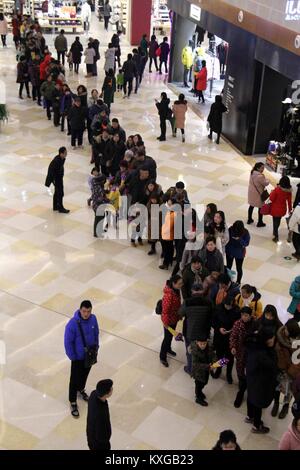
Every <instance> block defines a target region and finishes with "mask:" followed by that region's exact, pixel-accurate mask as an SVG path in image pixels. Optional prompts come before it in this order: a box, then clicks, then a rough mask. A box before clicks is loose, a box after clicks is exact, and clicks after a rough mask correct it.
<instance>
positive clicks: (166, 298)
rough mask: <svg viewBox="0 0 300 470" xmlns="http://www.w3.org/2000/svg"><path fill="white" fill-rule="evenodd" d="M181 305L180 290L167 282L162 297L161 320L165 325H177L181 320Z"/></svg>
mask: <svg viewBox="0 0 300 470" xmlns="http://www.w3.org/2000/svg"><path fill="white" fill-rule="evenodd" d="M180 305H181V298H180V291H179V290H176V289H173V288H172V287H170V285H169V284H168V283H167V284H166V285H165V288H164V295H163V298H162V314H161V320H162V322H163V324H164V325H165V326H175V325H176V324H177V322H178V320H179V316H178V311H179V309H180Z"/></svg>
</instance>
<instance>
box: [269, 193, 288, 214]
mask: <svg viewBox="0 0 300 470" xmlns="http://www.w3.org/2000/svg"><path fill="white" fill-rule="evenodd" d="M270 200H271V202H272V204H271V215H272V217H283V216H285V214H286V212H287V209H288V212H291V210H292V191H291V189H284V188H282V187H281V186H279V185H278V186H277V188H275V189H273V191H272V192H271V194H270Z"/></svg>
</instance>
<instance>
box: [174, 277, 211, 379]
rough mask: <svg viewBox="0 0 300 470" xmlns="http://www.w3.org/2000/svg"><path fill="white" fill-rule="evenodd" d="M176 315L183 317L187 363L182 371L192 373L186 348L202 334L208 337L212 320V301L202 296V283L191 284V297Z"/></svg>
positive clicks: (190, 357)
mask: <svg viewBox="0 0 300 470" xmlns="http://www.w3.org/2000/svg"><path fill="white" fill-rule="evenodd" d="M178 316H179V317H180V318H184V321H183V328H182V334H183V336H184V340H185V347H186V358H187V365H186V366H184V372H186V373H187V374H191V373H192V355H191V353H190V352H189V350H188V348H189V345H190V344H191V342H192V341H196V340H197V339H198V338H201V337H202V336H204V337H206V338H208V337H209V333H210V328H211V321H212V303H211V302H210V300H208V299H207V297H205V296H204V289H203V285H202V284H200V283H196V284H193V286H192V293H191V297H188V298H187V299H185V300H184V302H183V304H182V306H181V307H180V310H179V311H178Z"/></svg>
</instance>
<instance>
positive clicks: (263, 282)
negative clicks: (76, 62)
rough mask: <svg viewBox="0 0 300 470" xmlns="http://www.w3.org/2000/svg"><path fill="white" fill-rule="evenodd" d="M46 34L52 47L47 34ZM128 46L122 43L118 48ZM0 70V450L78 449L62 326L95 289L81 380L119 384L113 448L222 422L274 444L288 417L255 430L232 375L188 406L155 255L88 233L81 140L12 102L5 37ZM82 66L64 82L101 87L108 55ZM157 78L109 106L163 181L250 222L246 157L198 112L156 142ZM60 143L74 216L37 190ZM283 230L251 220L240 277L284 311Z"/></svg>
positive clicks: (188, 385)
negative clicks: (165, 344) (3, 91)
mask: <svg viewBox="0 0 300 470" xmlns="http://www.w3.org/2000/svg"><path fill="white" fill-rule="evenodd" d="M93 27H94V32H93V34H94V35H97V36H99V37H100V41H101V46H102V47H101V55H102V56H103V53H104V45H105V44H106V43H107V42H108V40H109V39H110V34H108V35H106V34H105V33H103V31H102V27H103V26H102V25H101V27H99V24H98V23H96V22H95V23H94V25H93ZM99 28H101V31H100V29H99ZM47 40H48V43H50V44H53V38H52V37H51V36H48V37H47ZM83 42H84V43H85V42H86V38H84V39H83ZM123 51H124V54H125V53H126V52H127V48H126V47H125V46H123ZM0 67H1V73H2V78H3V80H4V82H5V84H6V86H7V102H8V109H9V111H10V121H9V123H8V124H7V125H4V126H2V127H1V132H0V148H1V156H0V217H1V219H0V230H1V233H0V299H1V312H0V339H1V340H4V341H5V344H6V349H7V362H6V365H1V366H0V367H1V373H0V387H1V388H0V446H1V447H2V448H5V449H18V448H19V449H21V448H22V449H85V448H86V437H85V417H86V405H85V403H83V402H80V404H79V406H80V412H81V418H80V420H79V421H75V420H73V418H71V417H70V415H69V410H68V402H67V388H68V378H69V367H70V365H69V361H68V360H67V359H66V357H65V354H64V349H63V333H64V326H65V324H66V322H67V321H68V318H69V317H70V316H72V313H73V311H74V310H75V309H76V308H77V307H78V305H79V302H80V301H81V300H82V299H84V298H90V299H91V301H92V302H93V305H94V312H95V313H96V315H97V317H98V320H99V324H100V328H101V348H100V356H99V362H98V364H97V365H96V366H95V367H94V368H93V370H92V372H91V375H90V378H89V382H88V390H91V389H92V388H93V387H94V386H95V384H96V382H97V381H98V380H99V379H101V378H106V377H111V378H112V379H113V380H114V382H115V392H114V395H113V397H112V399H111V403H110V406H111V417H112V425H113V437H112V447H113V448H114V449H117V448H120V449H152V448H165V449H175V448H180V449H207V448H211V446H212V445H213V444H214V442H215V441H216V438H217V434H218V432H219V431H220V430H222V429H224V428H228V427H229V428H232V429H234V431H235V432H236V433H237V436H238V438H239V442H240V444H241V445H242V447H243V448H245V449H246V448H247V449H257V448H258V449H275V448H276V447H277V441H278V439H279V437H280V435H281V433H282V432H283V431H284V430H285V429H286V428H287V426H288V424H289V421H290V418H286V419H285V420H284V421H281V422H280V421H279V420H277V419H273V418H271V416H270V410H266V411H265V412H264V414H265V421H266V423H267V424H269V425H270V426H271V433H270V435H269V436H267V437H266V436H254V435H252V434H251V433H250V427H249V426H248V425H246V424H245V423H244V422H243V418H244V416H245V405H243V407H242V408H241V409H239V410H235V409H234V408H233V406H232V402H233V399H234V395H235V393H236V384H235V385H231V386H230V385H227V384H225V382H224V380H223V379H219V380H218V381H213V382H212V381H210V382H209V384H208V386H207V391H206V393H207V396H208V400H209V407H208V408H207V409H203V408H201V407H199V406H198V405H196V404H195V403H194V385H193V381H192V380H191V379H189V378H188V377H187V376H186V374H185V373H184V372H183V363H184V359H185V353H184V347H183V344H182V343H177V344H175V345H174V349H175V350H176V352H177V354H178V355H177V358H176V360H171V361H170V368H169V369H168V370H166V369H165V368H163V367H161V365H160V363H159V359H158V349H159V346H160V342H161V335H162V328H161V325H160V320H159V319H158V318H157V316H156V315H155V314H154V313H153V308H154V306H155V303H156V301H157V299H158V298H159V297H160V296H161V290H162V287H163V284H164V282H165V279H166V273H164V272H161V271H159V270H158V269H157V267H158V257H157V258H155V259H152V258H151V259H149V257H148V256H147V247H146V246H144V247H143V248H141V247H139V248H132V247H130V246H129V245H128V243H127V242H124V241H120V242H117V241H111V240H106V241H101V240H95V239H94V238H93V237H92V222H93V213H92V211H91V209H89V208H88V207H87V206H86V199H87V197H88V195H89V191H88V186H87V177H88V175H89V172H90V165H89V160H90V158H89V157H90V155H89V147H88V145H86V147H85V149H84V150H83V151H75V152H74V151H72V150H71V149H70V142H69V138H68V137H67V136H66V134H63V133H61V132H60V131H59V130H57V129H55V128H54V127H53V125H52V123H50V122H48V121H47V120H46V119H45V112H44V111H43V110H42V109H40V108H38V107H37V106H36V105H35V104H34V103H33V102H32V101H30V100H26V99H25V100H24V101H23V102H19V100H18V98H17V96H18V94H17V85H16V84H15V70H16V64H15V51H14V49H13V47H12V46H11V43H10V45H9V47H8V48H7V49H5V50H2V49H1V50H0ZM81 69H82V70H81V73H80V76H79V77H74V75H73V74H72V73H70V74H69V72H67V75H68V82H69V83H70V85H71V87H72V88H73V89H74V88H75V87H76V86H77V85H78V84H79V83H83V84H86V83H87V84H88V88H89V89H91V88H94V87H97V88H98V89H100V87H101V85H102V80H103V59H102V60H101V61H100V67H99V69H100V70H101V73H100V76H99V77H98V79H94V78H92V79H89V80H88V81H87V79H85V78H84V71H83V66H82V67H81ZM164 80H165V77H164V76H163V77H159V76H158V75H156V74H152V75H149V74H148V73H146V75H145V79H144V82H143V85H142V88H141V90H140V92H139V94H138V95H137V96H136V95H133V96H132V98H131V99H130V101H128V100H123V99H122V98H121V96H119V95H117V96H116V100H115V104H114V105H113V108H112V110H113V111H112V115H113V116H116V117H118V118H119V119H120V122H121V125H122V126H124V127H125V128H126V130H127V132H128V134H131V133H136V132H138V133H141V134H142V135H143V138H144V140H145V142H146V146H147V153H148V154H149V155H151V156H153V157H154V158H155V159H156V160H157V162H158V167H159V168H158V175H159V177H158V181H159V183H161V184H162V186H163V187H164V188H165V189H166V188H167V187H169V186H170V185H171V184H174V182H175V181H176V180H178V179H183V180H184V181H185V182H186V184H187V186H188V190H189V193H190V196H191V200H192V202H193V203H195V204H196V203H198V204H200V203H208V202H216V203H218V205H219V206H220V208H222V209H223V210H225V213H226V214H227V216H228V222H229V223H232V222H234V221H235V220H236V219H239V218H242V219H244V220H245V217H246V210H247V201H246V194H247V180H248V177H249V170H250V165H249V163H247V161H246V160H245V159H243V158H242V157H241V156H239V155H238V153H236V152H235V151H234V150H233V149H232V148H231V147H230V146H229V145H228V144H226V143H224V142H222V143H221V145H220V146H217V145H216V144H215V143H211V142H209V141H208V140H207V137H206V126H205V123H204V122H203V121H201V120H200V119H199V118H198V117H197V116H196V115H195V114H193V113H192V112H189V113H188V119H187V142H186V144H185V145H182V144H181V143H180V141H179V138H178V139H177V140H174V139H173V138H171V136H170V135H168V141H167V142H165V143H161V144H159V143H158V142H157V140H156V136H157V135H158V118H157V113H156V109H155V106H154V98H156V97H158V96H159V94H160V92H161V91H163V90H166V91H168V90H167V89H166V86H165V84H164ZM170 95H171V93H170ZM171 97H172V99H174V95H172V96H171ZM62 145H67V146H68V149H69V155H68V159H67V162H66V165H65V170H66V175H65V194H66V197H65V205H66V207H68V208H70V209H71V213H70V215H67V216H65V215H62V214H57V213H53V212H52V210H51V206H52V200H51V192H50V191H49V190H48V189H47V188H45V186H44V179H45V175H46V170H47V166H48V164H49V162H50V159H51V158H52V157H53V156H54V155H55V154H56V153H57V149H58V147H60V146H62ZM280 234H281V239H282V244H281V245H278V246H277V247H276V246H274V244H273V243H272V241H271V226H270V221H268V226H267V227H266V228H265V229H257V228H256V227H251V235H252V242H251V246H250V248H249V250H248V258H247V261H246V264H245V276H244V280H245V281H248V282H249V283H253V284H255V285H256V286H257V288H258V289H259V290H260V292H261V293H262V298H263V302H264V304H266V303H274V304H275V305H276V306H277V307H278V308H279V311H280V315H281V316H282V318H284V317H285V316H286V306H287V304H288V302H289V297H288V287H289V284H290V282H291V280H292V279H293V278H294V277H295V276H296V275H297V274H299V265H297V264H296V263H295V262H294V261H292V260H285V259H284V256H286V255H289V254H290V253H291V247H290V246H289V245H288V244H287V243H286V241H285V239H286V226H285V223H284V222H283V223H282V227H281V232H280ZM235 382H236V381H235Z"/></svg>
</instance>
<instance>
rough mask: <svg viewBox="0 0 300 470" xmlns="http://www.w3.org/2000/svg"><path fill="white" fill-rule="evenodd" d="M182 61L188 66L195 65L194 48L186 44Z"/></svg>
mask: <svg viewBox="0 0 300 470" xmlns="http://www.w3.org/2000/svg"><path fill="white" fill-rule="evenodd" d="M181 62H182V64H183V65H184V66H185V67H186V68H187V69H190V68H191V66H192V65H193V50H192V48H191V47H189V46H185V47H184V48H183V49H182V54H181Z"/></svg>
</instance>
